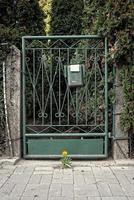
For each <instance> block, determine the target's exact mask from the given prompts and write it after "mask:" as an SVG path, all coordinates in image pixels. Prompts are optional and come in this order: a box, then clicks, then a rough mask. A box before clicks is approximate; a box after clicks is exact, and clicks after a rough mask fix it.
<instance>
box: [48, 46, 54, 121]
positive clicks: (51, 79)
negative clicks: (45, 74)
mask: <svg viewBox="0 0 134 200" xmlns="http://www.w3.org/2000/svg"><path fill="white" fill-rule="evenodd" d="M50 55H52V49H50ZM52 66H53V61H52V59H51V65H50V69H49V70H50V79H49V81H50V84H49V85H50V125H52V123H53V122H52V121H53V119H52V113H53V111H52V109H53V108H52V81H53V77H52Z"/></svg>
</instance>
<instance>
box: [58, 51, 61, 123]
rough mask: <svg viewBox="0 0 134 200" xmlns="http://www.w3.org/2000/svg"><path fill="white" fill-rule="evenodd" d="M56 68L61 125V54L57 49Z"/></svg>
mask: <svg viewBox="0 0 134 200" xmlns="http://www.w3.org/2000/svg"><path fill="white" fill-rule="evenodd" d="M58 62H59V63H58V65H59V66H58V67H59V125H61V73H60V72H61V71H60V70H61V54H60V49H59V57H58Z"/></svg>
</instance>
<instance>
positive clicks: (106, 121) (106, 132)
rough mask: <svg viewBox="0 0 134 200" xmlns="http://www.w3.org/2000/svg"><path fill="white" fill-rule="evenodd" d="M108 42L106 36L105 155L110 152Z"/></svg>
mask: <svg viewBox="0 0 134 200" xmlns="http://www.w3.org/2000/svg"><path fill="white" fill-rule="evenodd" d="M107 54H108V44H107V38H105V155H106V156H107V154H108V66H107Z"/></svg>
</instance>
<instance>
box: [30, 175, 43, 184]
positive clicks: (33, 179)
mask: <svg viewBox="0 0 134 200" xmlns="http://www.w3.org/2000/svg"><path fill="white" fill-rule="evenodd" d="M41 177H42V175H40V174H32V176H31V177H30V179H29V184H38V183H40V181H41Z"/></svg>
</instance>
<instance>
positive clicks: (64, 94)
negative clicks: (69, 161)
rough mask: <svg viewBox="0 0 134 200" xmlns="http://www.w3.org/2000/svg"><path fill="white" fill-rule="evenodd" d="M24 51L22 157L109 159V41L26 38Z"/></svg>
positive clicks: (77, 38) (70, 38)
mask: <svg viewBox="0 0 134 200" xmlns="http://www.w3.org/2000/svg"><path fill="white" fill-rule="evenodd" d="M22 52H23V55H22V56H23V73H22V115H23V120H22V126H23V156H24V157H25V158H34V157H35V158H40V157H46V158H58V157H60V155H61V152H62V151H63V150H64V149H66V150H67V151H68V152H69V154H70V156H71V157H74V158H103V157H107V151H108V150H107V144H108V91H107V90H108V87H107V79H108V72H107V39H106V38H101V37H99V36H97V35H89V36H24V37H23V38H22ZM69 69H70V70H69ZM80 69H81V70H80ZM78 74H79V75H78ZM71 79H72V82H74V80H76V79H77V82H80V81H81V84H80V85H77V84H76V85H72V86H71V85H70V80H71ZM80 79H81V80H80Z"/></svg>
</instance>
